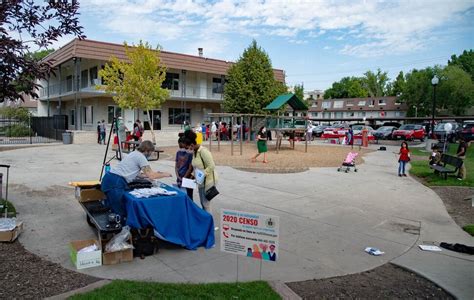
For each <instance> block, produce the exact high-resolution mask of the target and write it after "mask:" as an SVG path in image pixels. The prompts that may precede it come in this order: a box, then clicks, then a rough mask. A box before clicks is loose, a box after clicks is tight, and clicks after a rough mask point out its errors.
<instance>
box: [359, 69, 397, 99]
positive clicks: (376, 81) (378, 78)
mask: <svg viewBox="0 0 474 300" xmlns="http://www.w3.org/2000/svg"><path fill="white" fill-rule="evenodd" d="M364 76H365V77H364V78H363V81H362V82H363V86H364V88H365V89H366V90H367V91H368V93H369V96H370V97H372V98H375V97H382V96H387V94H388V91H389V86H390V85H389V82H390V79H389V78H388V74H387V72H382V70H380V69H377V73H374V72H372V71H367V72H365V73H364Z"/></svg>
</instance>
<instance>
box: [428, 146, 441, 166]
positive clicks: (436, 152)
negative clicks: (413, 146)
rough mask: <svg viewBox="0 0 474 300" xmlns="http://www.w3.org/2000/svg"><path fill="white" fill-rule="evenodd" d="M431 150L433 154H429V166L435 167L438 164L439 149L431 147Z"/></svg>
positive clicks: (439, 159) (439, 158) (439, 157)
mask: <svg viewBox="0 0 474 300" xmlns="http://www.w3.org/2000/svg"><path fill="white" fill-rule="evenodd" d="M432 150H433V152H431V155H430V162H429V164H430V165H432V166H433V165H437V164H439V163H440V161H441V153H439V149H438V147H437V146H436V145H435V146H433V149H432Z"/></svg>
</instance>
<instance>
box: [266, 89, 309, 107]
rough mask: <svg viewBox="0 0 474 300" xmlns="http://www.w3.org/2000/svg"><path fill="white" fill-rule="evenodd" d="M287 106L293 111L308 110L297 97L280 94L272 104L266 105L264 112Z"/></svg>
mask: <svg viewBox="0 0 474 300" xmlns="http://www.w3.org/2000/svg"><path fill="white" fill-rule="evenodd" d="M286 104H288V105H289V106H291V108H293V109H294V110H308V107H307V106H306V104H304V102H303V101H301V100H300V99H299V98H298V97H296V95H295V94H293V93H287V94H281V95H280V96H278V97H276V98H275V100H273V101H272V103H270V104H268V105H267V107H265V108H264V109H265V110H279V109H280V108H281V107H282V106H283V105H286Z"/></svg>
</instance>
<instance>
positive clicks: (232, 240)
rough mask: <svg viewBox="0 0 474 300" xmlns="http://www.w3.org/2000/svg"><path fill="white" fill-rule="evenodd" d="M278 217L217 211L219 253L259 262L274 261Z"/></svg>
mask: <svg viewBox="0 0 474 300" xmlns="http://www.w3.org/2000/svg"><path fill="white" fill-rule="evenodd" d="M279 230H280V218H279V217H277V216H271V215H262V214H257V213H250V212H243V211H236V210H230V209H221V251H223V252H227V253H232V254H237V255H243V256H248V257H253V258H257V259H261V260H268V261H277V260H278V252H279V247H278V239H279Z"/></svg>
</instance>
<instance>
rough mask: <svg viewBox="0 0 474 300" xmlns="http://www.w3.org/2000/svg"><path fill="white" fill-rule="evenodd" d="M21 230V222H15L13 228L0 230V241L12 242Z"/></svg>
mask: <svg viewBox="0 0 474 300" xmlns="http://www.w3.org/2000/svg"><path fill="white" fill-rule="evenodd" d="M22 232H23V222H17V223H16V227H15V229H12V230H10V231H0V242H13V241H15V240H16V239H17V238H18V236H19V235H20V233H22Z"/></svg>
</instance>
